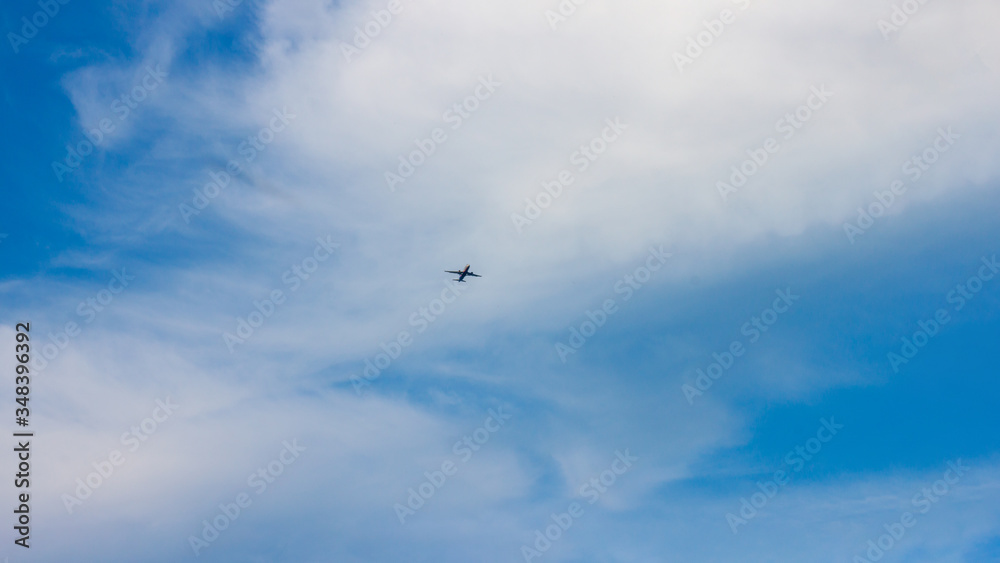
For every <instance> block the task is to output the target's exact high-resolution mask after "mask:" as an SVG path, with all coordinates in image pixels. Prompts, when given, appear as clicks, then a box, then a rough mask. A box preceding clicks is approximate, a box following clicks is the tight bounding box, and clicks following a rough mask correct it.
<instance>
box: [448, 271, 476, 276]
mask: <svg viewBox="0 0 1000 563" xmlns="http://www.w3.org/2000/svg"><path fill="white" fill-rule="evenodd" d="M444 273H446V274H461V273H462V272H456V271H454V270H445V271H444ZM470 275H472V274H470ZM476 277H479V276H476Z"/></svg>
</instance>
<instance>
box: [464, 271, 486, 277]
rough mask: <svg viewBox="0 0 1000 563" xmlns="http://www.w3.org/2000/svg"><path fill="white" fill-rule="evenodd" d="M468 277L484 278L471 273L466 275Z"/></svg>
mask: <svg viewBox="0 0 1000 563" xmlns="http://www.w3.org/2000/svg"><path fill="white" fill-rule="evenodd" d="M466 275H467V276H472V277H474V278H481V277H483V276H480V275H479V274H473V273H472V272H469V273H468V274H466Z"/></svg>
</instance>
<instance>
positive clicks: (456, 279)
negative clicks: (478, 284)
mask: <svg viewBox="0 0 1000 563" xmlns="http://www.w3.org/2000/svg"><path fill="white" fill-rule="evenodd" d="M451 281H457V282H459V283H469V282H467V281H465V280H460V279H458V278H455V279H453V280H451Z"/></svg>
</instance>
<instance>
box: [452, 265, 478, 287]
mask: <svg viewBox="0 0 1000 563" xmlns="http://www.w3.org/2000/svg"><path fill="white" fill-rule="evenodd" d="M445 273H446V274H456V275H457V276H458V279H456V280H452V281H457V282H462V283H467V282H466V281H465V276H472V277H474V278H481V277H483V276H480V275H478V274H473V273H472V272H470V271H469V264H466V265H465V268H464V269H462V271H460V272H455V271H452V270H445Z"/></svg>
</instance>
